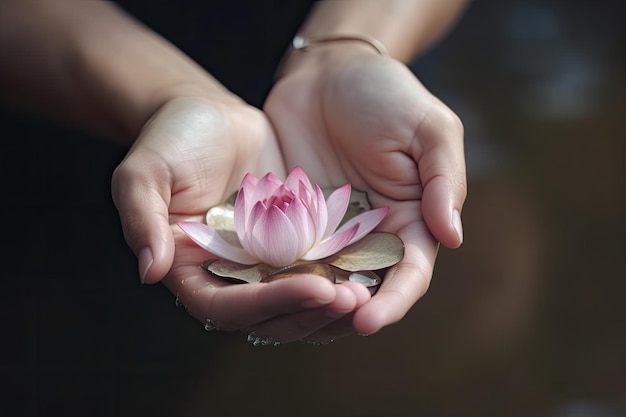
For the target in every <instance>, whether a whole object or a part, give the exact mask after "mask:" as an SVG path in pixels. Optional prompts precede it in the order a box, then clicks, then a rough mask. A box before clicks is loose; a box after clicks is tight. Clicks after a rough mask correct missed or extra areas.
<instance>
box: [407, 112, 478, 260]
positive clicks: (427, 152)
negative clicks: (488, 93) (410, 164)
mask: <svg viewBox="0 0 626 417" xmlns="http://www.w3.org/2000/svg"><path fill="white" fill-rule="evenodd" d="M417 136H418V139H419V141H420V143H421V144H422V146H421V147H419V148H420V150H419V151H416V152H420V154H419V155H413V157H414V159H415V160H416V161H417V163H418V167H419V172H420V177H421V180H422V184H423V187H424V190H423V194H422V210H423V216H424V219H425V221H426V224H427V225H428V228H429V230H430V231H431V233H432V234H433V235H434V236H435V238H436V239H437V240H438V241H439V242H441V243H442V244H443V245H444V246H447V247H450V248H456V247H458V246H460V245H461V243H463V227H462V223H461V212H462V209H463V203H464V202H465V197H466V195H467V179H466V174H465V157H464V153H463V125H462V124H461V121H460V120H459V118H458V117H457V116H456V115H455V114H454V113H453V112H452V111H451V110H449V109H448V108H447V107H445V106H444V105H443V104H441V105H440V106H437V107H435V109H434V110H433V111H431V112H430V113H429V115H428V117H426V118H425V119H424V120H423V121H422V123H421V124H420V126H419V128H418V131H417ZM416 148H418V147H416Z"/></svg>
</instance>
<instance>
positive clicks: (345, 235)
mask: <svg viewBox="0 0 626 417" xmlns="http://www.w3.org/2000/svg"><path fill="white" fill-rule="evenodd" d="M358 229H359V223H357V224H354V225H352V227H351V228H350V229H347V230H343V231H341V232H337V233H335V234H334V235H332V236H331V237H329V238H328V239H326V240H324V241H322V242H321V243H319V244H318V245H317V246H315V247H313V248H312V249H311V250H309V251H308V252H307V253H306V254H305V255H304V256H303V257H302V259H304V260H306V261H314V260H317V259H323V258H326V257H328V256H330V255H334V254H335V253H337V252H339V251H340V250H341V249H343V248H345V247H346V246H348V244H349V243H350V241H351V240H352V238H353V237H354V235H355V234H356V232H357V231H358Z"/></svg>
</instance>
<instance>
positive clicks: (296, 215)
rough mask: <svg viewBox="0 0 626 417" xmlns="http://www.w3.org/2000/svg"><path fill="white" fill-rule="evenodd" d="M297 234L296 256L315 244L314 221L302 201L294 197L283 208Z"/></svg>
mask: <svg viewBox="0 0 626 417" xmlns="http://www.w3.org/2000/svg"><path fill="white" fill-rule="evenodd" d="M285 215H286V216H287V218H288V219H289V221H290V222H291V225H292V226H293V228H294V230H295V231H296V236H298V250H297V256H300V255H302V254H303V253H305V252H306V251H307V250H309V249H310V248H311V247H312V246H313V245H314V244H315V223H314V221H313V218H312V217H311V213H309V211H308V210H307V208H306V206H305V205H304V203H303V202H302V201H301V200H300V199H298V198H296V199H294V200H292V202H291V204H290V205H289V207H287V209H286V210H285Z"/></svg>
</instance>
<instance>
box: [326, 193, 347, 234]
mask: <svg viewBox="0 0 626 417" xmlns="http://www.w3.org/2000/svg"><path fill="white" fill-rule="evenodd" d="M348 203H350V184H346V185H344V186H343V187H341V188H337V189H336V190H335V191H334V192H333V193H332V194H331V195H329V196H328V198H327V199H326V210H327V212H328V223H327V224H326V228H325V229H326V230H324V233H323V236H322V239H326V238H327V237H328V236H330V235H332V234H333V232H334V231H335V230H337V227H339V223H341V219H343V216H344V214H346V210H347V209H348Z"/></svg>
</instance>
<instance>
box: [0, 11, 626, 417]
mask: <svg viewBox="0 0 626 417" xmlns="http://www.w3.org/2000/svg"><path fill="white" fill-rule="evenodd" d="M444 1H445V0H444ZM153 3H156V4H153ZM153 3H146V4H141V3H139V2H126V3H125V6H126V7H128V9H129V10H130V11H131V12H133V13H134V14H136V15H137V16H138V17H139V18H141V19H142V20H144V21H145V22H146V24H148V25H150V26H151V27H153V28H154V29H155V30H157V31H159V32H160V33H162V34H163V35H164V36H166V37H167V38H168V39H170V40H171V41H172V42H174V43H175V44H177V45H178V46H179V47H181V48H182V49H183V50H185V52H187V53H188V54H190V55H191V56H192V57H193V58H194V59H196V60H198V61H199V62H201V63H202V64H203V65H204V66H205V67H207V69H209V70H210V71H211V72H212V73H213V74H214V75H216V76H217V77H218V78H219V79H220V80H222V81H223V82H224V83H225V84H226V85H227V86H228V87H229V88H231V89H232V90H233V91H235V92H237V93H238V94H240V95H242V96H243V97H244V98H246V100H248V101H249V102H250V103H253V104H255V105H260V104H261V103H262V101H263V97H264V95H265V93H266V92H267V90H268V89H269V88H270V85H271V77H272V73H273V69H274V65H275V63H276V61H277V60H278V59H279V57H280V56H281V54H282V51H283V50H284V48H285V46H286V45H287V43H288V42H289V40H290V38H291V36H292V34H293V32H294V31H295V30H296V28H297V27H298V25H299V22H300V20H301V19H302V17H303V16H304V15H305V13H306V10H307V7H308V3H307V2H289V1H247V2H246V1H239V2H228V1H221V2H220V1H207V2H204V3H203V6H202V7H200V6H199V5H198V4H191V3H189V2H182V1H180V2H174V1H171V2H153ZM620 4H621V3H620V2H617V1H599V2H591V1H557V0H545V1H539V0H535V1H513V0H506V1H504V0H477V1H475V2H473V4H472V5H471V7H470V8H469V10H468V12H467V13H466V14H465V16H464V17H463V19H462V20H461V21H460V22H459V24H458V25H457V27H456V29H455V30H454V31H453V32H452V33H451V34H450V36H449V37H448V38H446V40H444V41H443V42H442V43H441V44H440V45H438V47H436V48H434V49H433V50H432V51H430V53H429V54H428V55H427V56H426V57H424V59H422V60H420V61H419V62H417V63H416V64H415V65H414V66H413V67H414V69H415V71H416V73H417V74H418V76H419V77H420V78H421V79H422V81H423V82H424V83H425V84H426V86H427V87H429V88H430V89H431V90H432V91H433V92H434V93H435V94H437V95H438V96H440V97H441V98H442V99H443V101H444V102H446V103H447V104H448V105H449V106H450V107H452V108H453V110H455V111H456V112H457V113H458V114H459V115H460V116H461V118H462V119H463V121H464V123H465V128H466V155H467V161H468V172H469V190H470V191H469V197H468V200H467V204H466V208H465V211H464V215H463V217H464V224H465V243H464V245H463V247H462V248H461V249H459V250H455V251H450V250H446V249H442V251H441V253H440V256H439V259H438V263H437V268H436V271H435V275H434V279H433V282H432V286H431V289H430V291H429V292H428V294H427V295H426V296H425V297H424V298H423V299H422V300H421V301H419V302H418V303H417V304H416V305H415V307H414V308H413V309H412V310H411V312H410V313H409V314H408V315H407V317H406V318H405V319H404V320H403V321H402V322H400V323H398V324H396V325H394V326H390V327H388V328H386V329H384V330H383V331H381V332H380V333H379V334H376V335H373V336H370V337H367V338H363V337H357V336H351V337H348V338H345V339H341V340H339V341H336V342H335V343H333V344H331V345H328V346H324V347H319V348H314V347H311V346H306V345H299V344H292V345H287V346H281V347H279V348H254V347H252V346H250V345H248V344H247V343H245V335H244V334H240V333H218V332H212V333H206V332H205V331H204V330H203V328H202V325H201V324H200V323H198V322H196V321H195V320H193V319H191V318H190V317H189V316H187V315H186V313H185V312H184V310H181V309H177V308H176V307H175V305H174V297H173V296H172V295H171V294H169V293H168V292H167V290H166V289H164V288H163V287H161V286H160V285H155V286H141V285H140V284H139V280H138V278H137V271H136V261H135V259H134V257H133V255H132V253H131V252H130V250H129V249H128V248H127V247H126V246H125V244H124V242H123V238H122V234H121V230H120V226H119V221H118V218H117V213H116V211H115V209H114V207H113V205H112V203H111V198H110V191H109V187H110V175H111V173H112V171H113V169H114V168H115V166H116V164H117V163H118V162H119V161H120V160H121V158H122V157H123V155H124V153H125V149H124V148H122V147H120V146H118V145H115V144H111V143H109V142H105V141H103V140H99V139H95V138H89V137H86V136H85V135H83V134H80V133H77V132H73V131H68V130H67V129H65V128H63V127H61V126H57V125H55V124H52V123H49V122H46V121H42V120H37V119H33V118H31V117H29V116H25V115H18V114H15V113H12V112H11V110H10V109H2V118H1V119H0V128H1V130H0V138H2V140H1V141H0V150H1V151H0V152H1V156H0V158H1V159H0V160H1V161H2V162H1V165H0V175H1V176H0V178H1V179H2V191H3V192H2V205H1V208H0V214H1V216H2V219H3V220H4V223H3V226H4V227H3V233H2V247H1V248H0V249H1V250H0V260H1V261H2V264H1V265H2V273H1V276H2V284H3V285H2V293H1V295H0V309H1V310H0V311H1V314H0V331H1V332H2V336H1V342H0V343H1V346H2V349H1V350H0V352H1V356H0V380H1V381H2V382H1V383H0V415H2V416H5V415H6V416H71V415H80V416H127V415H128V416H130V415H152V416H206V415H213V416H248V415H263V416H265V415H273V416H353V415H354V416H435V417H437V416H442V417H447V416H455V417H456V416H459V417H461V416H462V417H467V416H549V417H579V416H589V417H616V416H626V304H625V303H624V297H625V294H626V274H625V273H624V266H623V265H624V250H625V249H626V247H625V246H626V245H625V244H624V236H625V235H626V220H625V213H626V186H625V179H626V169H625V167H626V164H625V155H626V149H625V148H626V140H625V139H626V137H625V136H626V135H625V133H624V131H625V129H624V125H623V122H624V119H625V116H626V89H625V87H626V72H625V69H626V68H625V67H626V65H625V64H626V60H625V54H624V51H625V50H626V49H625V48H624V44H625V41H626V39H625V31H624V29H623V26H624V24H623V21H624V14H623V13H622V12H621V9H620V7H619V5H620ZM0 65H1V63H0Z"/></svg>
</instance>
